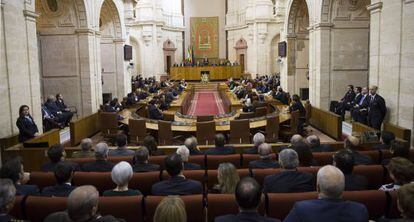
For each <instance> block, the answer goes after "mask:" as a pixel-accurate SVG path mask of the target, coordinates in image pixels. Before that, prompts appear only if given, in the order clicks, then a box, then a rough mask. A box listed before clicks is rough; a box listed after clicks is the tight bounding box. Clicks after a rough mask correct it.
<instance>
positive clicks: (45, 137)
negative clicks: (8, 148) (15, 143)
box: [24, 129, 60, 147]
mask: <svg viewBox="0 0 414 222" xmlns="http://www.w3.org/2000/svg"><path fill="white" fill-rule="evenodd" d="M39 143H47V144H48V146H47V147H50V146H53V145H55V144H58V143H60V133H59V129H52V130H50V131H48V132H46V133H43V134H41V135H40V136H37V137H35V138H33V139H30V140H27V141H26V142H24V144H25V146H26V147H30V144H33V145H34V144H39ZM36 147H38V146H36Z"/></svg>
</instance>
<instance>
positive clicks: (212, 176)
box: [207, 169, 250, 190]
mask: <svg viewBox="0 0 414 222" xmlns="http://www.w3.org/2000/svg"><path fill="white" fill-rule="evenodd" d="M237 174H239V177H240V179H241V178H243V177H247V176H250V172H249V170H248V169H237ZM217 175H218V170H207V188H208V189H209V190H211V189H212V188H213V186H214V185H216V184H217V183H218V179H217Z"/></svg>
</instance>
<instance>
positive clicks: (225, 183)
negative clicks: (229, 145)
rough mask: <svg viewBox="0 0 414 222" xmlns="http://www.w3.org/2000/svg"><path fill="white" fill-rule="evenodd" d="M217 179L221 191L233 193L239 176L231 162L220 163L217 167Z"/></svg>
mask: <svg viewBox="0 0 414 222" xmlns="http://www.w3.org/2000/svg"><path fill="white" fill-rule="evenodd" d="M217 179H218V186H219V187H220V191H221V193H234V192H235V191H236V185H237V183H238V182H239V180H240V177H239V174H237V171H236V167H235V166H234V165H233V164H231V163H221V164H220V165H219V167H218V174H217Z"/></svg>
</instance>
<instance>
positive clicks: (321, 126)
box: [310, 107, 342, 140]
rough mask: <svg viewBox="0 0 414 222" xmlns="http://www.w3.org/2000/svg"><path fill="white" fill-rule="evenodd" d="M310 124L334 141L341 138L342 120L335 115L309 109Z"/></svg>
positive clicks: (316, 109)
mask: <svg viewBox="0 0 414 222" xmlns="http://www.w3.org/2000/svg"><path fill="white" fill-rule="evenodd" d="M310 124H311V125H312V126H314V127H315V128H317V129H318V130H320V131H322V132H323V133H325V134H327V135H329V136H330V137H332V138H334V139H336V140H339V139H340V138H341V137H342V120H341V117H340V116H339V115H336V114H335V113H332V112H329V111H325V110H322V109H319V108H316V107H311V118H310Z"/></svg>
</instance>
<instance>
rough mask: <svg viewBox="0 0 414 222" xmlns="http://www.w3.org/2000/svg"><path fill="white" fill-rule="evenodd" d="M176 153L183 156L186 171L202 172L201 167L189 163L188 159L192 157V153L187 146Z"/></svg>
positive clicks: (179, 148)
mask: <svg viewBox="0 0 414 222" xmlns="http://www.w3.org/2000/svg"><path fill="white" fill-rule="evenodd" d="M176 153H177V154H178V155H180V156H181V159H182V160H183V162H184V170H201V166H200V165H198V164H195V163H189V162H188V157H189V156H190V151H189V150H188V148H187V147H185V146H180V147H178V149H177V151H176Z"/></svg>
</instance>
